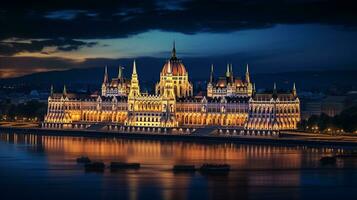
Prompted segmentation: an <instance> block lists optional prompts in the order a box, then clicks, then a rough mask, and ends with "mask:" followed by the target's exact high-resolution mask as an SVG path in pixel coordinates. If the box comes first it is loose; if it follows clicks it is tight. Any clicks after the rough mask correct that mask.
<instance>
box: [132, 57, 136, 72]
mask: <svg viewBox="0 0 357 200" xmlns="http://www.w3.org/2000/svg"><path fill="white" fill-rule="evenodd" d="M133 74H136V61H135V60H134V62H133Z"/></svg>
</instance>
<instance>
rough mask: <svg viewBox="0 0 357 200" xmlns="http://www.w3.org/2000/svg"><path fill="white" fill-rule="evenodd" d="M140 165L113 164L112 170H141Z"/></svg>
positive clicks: (111, 165)
mask: <svg viewBox="0 0 357 200" xmlns="http://www.w3.org/2000/svg"><path fill="white" fill-rule="evenodd" d="M139 168H140V163H125V162H111V163H110V169H111V170H120V169H139Z"/></svg>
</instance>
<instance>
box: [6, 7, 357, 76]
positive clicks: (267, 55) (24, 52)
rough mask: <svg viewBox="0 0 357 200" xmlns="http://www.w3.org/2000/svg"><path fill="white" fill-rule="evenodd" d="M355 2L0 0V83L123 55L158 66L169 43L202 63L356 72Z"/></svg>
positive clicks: (258, 69) (181, 54) (183, 55)
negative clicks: (153, 60)
mask: <svg viewBox="0 0 357 200" xmlns="http://www.w3.org/2000/svg"><path fill="white" fill-rule="evenodd" d="M353 2H354V1H352V0H351V1H349V0H271V1H269V0H240V1H238V0H237V1H234V0H226V1H225V0H221V1H208V0H197V1H193V0H192V1H191V0H174V1H165V0H147V1H136V0H126V1H125V0H121V1H117V2H114V1H107V0H100V1H92V0H78V1H76V0H51V1H48V0H47V1H39V0H37V1H34V0H23V1H19V0H11V1H2V2H1V5H0V27H1V29H0V78H7V77H16V76H22V75H26V74H31V73H35V72H42V71H51V70H65V69H71V68H85V67H94V66H97V67H102V66H103V67H104V65H106V63H108V62H110V61H113V60H117V59H120V58H140V57H154V58H163V62H164V60H165V59H166V58H168V57H169V55H170V50H171V47H172V42H173V41H175V42H176V47H177V51H178V56H179V57H180V58H183V59H185V58H195V59H197V60H202V64H203V63H205V65H206V63H207V59H209V61H210V62H212V63H215V62H216V61H218V60H220V61H221V60H226V61H227V62H232V63H233V64H236V65H243V64H244V63H249V64H250V66H252V68H253V69H254V67H255V66H259V67H256V70H255V72H271V71H302V70H329V69H356V64H357V29H356V25H357V11H356V10H357V7H356V6H355V5H353ZM141 64H142V68H143V71H145V70H149V69H148V67H147V68H146V69H145V63H141ZM196 64H197V65H199V64H200V62H196ZM190 67H195V66H187V68H190ZM222 67H224V66H222ZM207 68H209V66H207Z"/></svg>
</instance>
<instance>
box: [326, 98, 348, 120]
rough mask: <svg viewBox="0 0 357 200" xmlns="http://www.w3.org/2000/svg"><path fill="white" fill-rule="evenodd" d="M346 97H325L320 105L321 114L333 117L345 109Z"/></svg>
mask: <svg viewBox="0 0 357 200" xmlns="http://www.w3.org/2000/svg"><path fill="white" fill-rule="evenodd" d="M345 101H346V96H327V97H326V98H325V99H324V100H323V101H322V104H321V113H325V114H326V115H328V116H330V117H334V116H336V115H338V114H340V113H341V112H342V110H343V109H344V108H345Z"/></svg>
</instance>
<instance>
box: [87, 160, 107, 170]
mask: <svg viewBox="0 0 357 200" xmlns="http://www.w3.org/2000/svg"><path fill="white" fill-rule="evenodd" d="M84 168H85V170H86V171H97V172H103V171H104V169H105V164H104V163H103V162H91V163H86V164H85V165H84Z"/></svg>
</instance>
